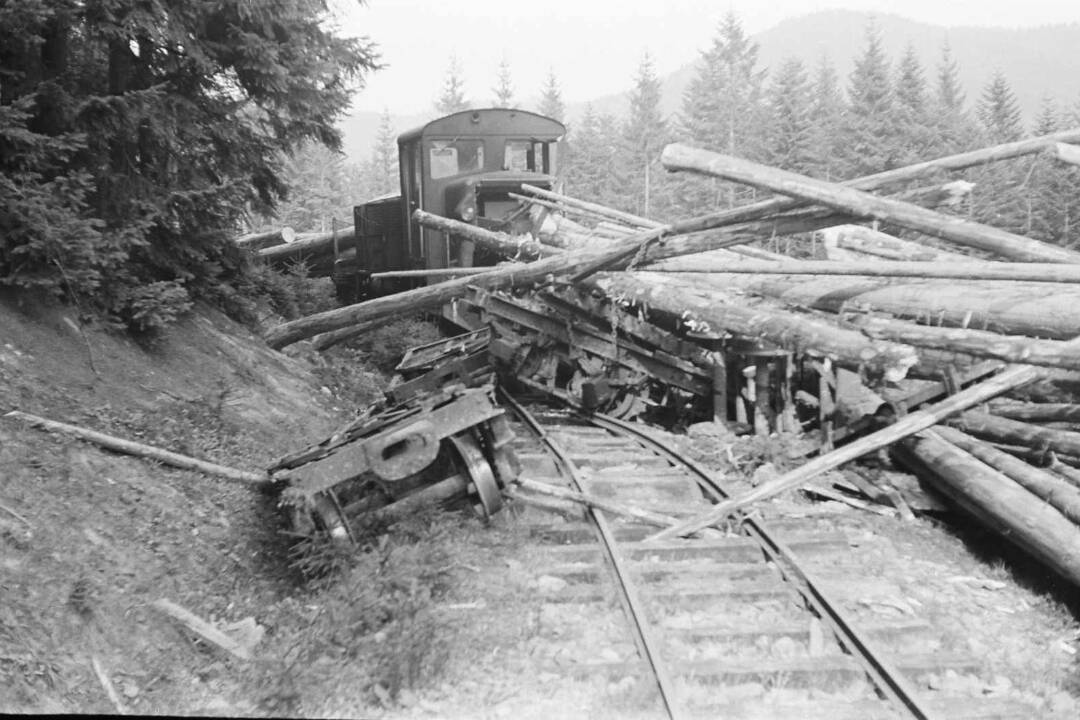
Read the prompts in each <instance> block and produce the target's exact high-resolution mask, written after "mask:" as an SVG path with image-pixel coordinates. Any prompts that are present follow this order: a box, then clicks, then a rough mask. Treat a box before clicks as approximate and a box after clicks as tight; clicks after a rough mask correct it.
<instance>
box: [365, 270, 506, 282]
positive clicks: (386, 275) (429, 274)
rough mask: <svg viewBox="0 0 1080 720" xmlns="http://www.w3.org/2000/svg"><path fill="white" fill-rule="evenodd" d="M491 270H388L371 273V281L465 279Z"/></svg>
mask: <svg viewBox="0 0 1080 720" xmlns="http://www.w3.org/2000/svg"><path fill="white" fill-rule="evenodd" d="M489 269H490V268H487V267H451V268H429V269H427V270H387V271H386V272H377V273H371V279H372V280H383V279H390V278H448V277H465V276H467V275H478V274H480V273H482V272H487V271H488V270H489Z"/></svg>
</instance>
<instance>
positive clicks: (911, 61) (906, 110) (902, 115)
mask: <svg viewBox="0 0 1080 720" xmlns="http://www.w3.org/2000/svg"><path fill="white" fill-rule="evenodd" d="M895 87H896V98H895V99H896V110H895V112H896V120H897V125H898V127H897V135H898V137H897V139H898V141H899V143H900V158H899V163H900V164H901V165H910V164H912V163H915V162H919V161H920V160H923V159H926V158H927V157H929V156H930V155H931V154H932V151H933V149H934V148H935V146H936V144H937V140H936V135H937V133H936V132H935V129H934V128H933V127H932V123H931V122H930V107H929V98H928V96H927V91H926V78H925V76H924V74H923V69H922V65H921V64H920V63H919V58H918V57H917V56H916V55H915V48H914V47H913V46H912V45H910V44H909V45H908V46H907V49H906V50H905V51H904V55H903V57H901V58H900V64H899V65H898V66H897V71H896V85H895Z"/></svg>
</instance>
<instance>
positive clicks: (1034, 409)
mask: <svg viewBox="0 0 1080 720" xmlns="http://www.w3.org/2000/svg"><path fill="white" fill-rule="evenodd" d="M987 407H988V409H989V411H990V414H991V415H997V416H998V417H1003V418H1009V419H1011V420H1023V421H1024V422H1034V423H1039V422H1071V423H1080V405H1077V404H1075V403H1029V402H1016V401H1015V400H1000V401H994V402H992V403H990V404H989V405H988V406H987Z"/></svg>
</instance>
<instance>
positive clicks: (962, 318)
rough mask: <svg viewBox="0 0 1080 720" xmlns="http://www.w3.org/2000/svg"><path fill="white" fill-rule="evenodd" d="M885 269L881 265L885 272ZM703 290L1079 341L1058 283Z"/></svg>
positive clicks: (858, 281)
mask: <svg viewBox="0 0 1080 720" xmlns="http://www.w3.org/2000/svg"><path fill="white" fill-rule="evenodd" d="M884 264H885V263H884V262H883V263H882V265H884ZM687 277H692V278H694V279H693V280H692V281H691V282H693V283H694V284H696V285H698V286H699V287H701V288H702V289H706V288H710V289H723V290H727V291H730V290H731V289H738V290H742V291H744V292H747V293H751V294H754V295H762V296H764V297H771V298H775V299H777V300H782V301H784V302H785V303H789V304H792V305H797V306H801V307H809V308H814V309H815V310H824V311H826V312H833V313H847V312H852V311H854V312H883V313H888V314H890V315H893V316H895V317H898V318H904V319H908V320H913V321H915V322H918V323H924V324H933V325H944V326H950V327H969V328H976V329H979V330H989V331H992V332H997V333H1002V334H1007V335H1028V336H1030V337H1045V338H1054V339H1058V340H1062V339H1068V338H1072V337H1076V336H1077V335H1080V314H1078V313H1077V312H1076V308H1077V307H1078V306H1080V288H1077V287H1074V286H1071V285H1066V284H1062V283H1056V284H1051V283H1021V282H989V281H986V282H978V281H976V282H962V281H933V280H925V281H911V280H908V281H893V280H889V279H882V278H868V277H849V278H845V277H825V276H823V277H807V276H788V277H785V276H783V275H745V274H741V273H716V274H712V275H708V276H705V275H696V276H691V275H689V274H687Z"/></svg>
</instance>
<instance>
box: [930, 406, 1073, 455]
mask: <svg viewBox="0 0 1080 720" xmlns="http://www.w3.org/2000/svg"><path fill="white" fill-rule="evenodd" d="M949 424H950V425H952V426H953V427H955V428H957V429H958V430H962V431H963V432H966V433H967V434H968V435H974V436H975V437H977V438H981V439H983V440H990V441H991V442H995V443H1002V444H1005V445H1023V446H1025V447H1030V448H1035V449H1037V450H1052V451H1054V452H1055V453H1061V454H1063V455H1073V456H1080V433H1078V432H1072V431H1070V430H1055V429H1053V428H1046V427H1039V426H1038V425H1029V424H1028V423H1025V422H1021V421H1019V420H1010V419H1009V418H1002V417H996V416H994V415H990V414H989V413H982V412H966V413H964V414H963V415H960V416H959V417H956V418H954V419H952V420H950V421H949Z"/></svg>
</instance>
